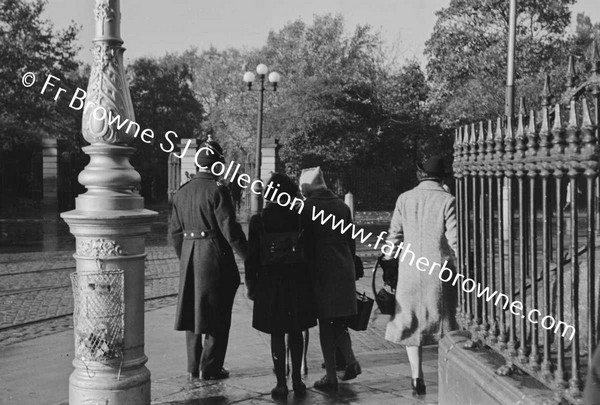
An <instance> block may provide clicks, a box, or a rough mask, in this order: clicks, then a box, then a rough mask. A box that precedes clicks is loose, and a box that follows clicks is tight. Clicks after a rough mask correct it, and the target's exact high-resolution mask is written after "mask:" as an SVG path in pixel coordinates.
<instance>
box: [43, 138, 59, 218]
mask: <svg viewBox="0 0 600 405" xmlns="http://www.w3.org/2000/svg"><path fill="white" fill-rule="evenodd" d="M42 186H43V194H42V204H43V205H44V208H46V210H48V211H50V210H51V211H53V215H56V212H57V210H58V144H57V142H56V139H42Z"/></svg>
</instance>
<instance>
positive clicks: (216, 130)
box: [180, 47, 256, 160]
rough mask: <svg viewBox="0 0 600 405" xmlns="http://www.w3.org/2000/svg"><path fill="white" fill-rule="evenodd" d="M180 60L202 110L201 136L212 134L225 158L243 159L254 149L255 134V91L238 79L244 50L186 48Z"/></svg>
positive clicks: (244, 62)
mask: <svg viewBox="0 0 600 405" xmlns="http://www.w3.org/2000/svg"><path fill="white" fill-rule="evenodd" d="M180 59H181V60H182V61H183V62H184V63H187V64H188V65H189V66H190V67H191V68H192V71H193V77H194V81H193V83H192V88H193V91H194V95H195V97H196V99H197V100H199V102H200V103H201V104H202V107H203V111H204V122H203V127H202V136H203V137H206V135H208V134H212V135H213V137H214V138H215V139H216V140H217V141H218V142H219V143H220V144H221V146H223V148H224V150H225V153H226V154H227V156H228V157H229V158H231V159H236V160H244V159H245V158H246V156H248V155H249V154H251V153H253V151H254V139H255V138H254V134H255V133H256V132H255V131H256V129H255V121H256V101H255V100H254V99H253V98H254V96H255V94H249V93H248V92H246V91H245V88H244V86H243V83H242V80H241V78H242V74H243V72H244V65H245V64H246V60H247V56H246V52H241V51H239V50H237V49H233V48H230V49H226V50H223V51H219V50H217V49H216V48H214V47H211V48H209V49H208V50H205V51H203V52H199V51H198V50H197V49H190V50H189V51H186V52H184V53H183V54H182V55H181V57H180Z"/></svg>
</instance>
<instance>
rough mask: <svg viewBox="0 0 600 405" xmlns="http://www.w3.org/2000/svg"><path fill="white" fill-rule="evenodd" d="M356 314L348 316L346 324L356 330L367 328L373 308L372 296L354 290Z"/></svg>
mask: <svg viewBox="0 0 600 405" xmlns="http://www.w3.org/2000/svg"><path fill="white" fill-rule="evenodd" d="M356 308H357V310H358V312H357V314H356V315H353V316H351V317H350V318H348V322H347V326H348V327H349V328H350V329H354V330H356V331H362V330H367V326H369V319H371V311H372V310H373V298H370V297H367V295H366V293H359V292H358V291H357V292H356Z"/></svg>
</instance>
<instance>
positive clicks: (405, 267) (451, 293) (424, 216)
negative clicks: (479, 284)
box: [385, 180, 457, 346]
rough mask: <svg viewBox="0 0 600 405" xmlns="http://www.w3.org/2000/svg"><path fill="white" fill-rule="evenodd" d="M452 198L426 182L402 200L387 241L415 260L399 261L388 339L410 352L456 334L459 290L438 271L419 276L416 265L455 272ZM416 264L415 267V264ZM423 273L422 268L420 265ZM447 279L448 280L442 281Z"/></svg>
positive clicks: (396, 210)
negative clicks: (401, 245)
mask: <svg viewBox="0 0 600 405" xmlns="http://www.w3.org/2000/svg"><path fill="white" fill-rule="evenodd" d="M456 238H457V236H456V216H455V212H454V197H453V196H452V195H451V194H449V193H447V192H446V191H445V190H444V189H443V188H442V186H441V184H439V183H438V182H435V181H429V180H427V181H422V182H421V183H420V184H419V185H418V186H417V187H415V188H413V189H412V190H410V191H407V192H406V193H403V194H401V195H400V196H399V197H398V200H397V202H396V208H395V209H394V213H393V215H392V221H391V224H390V229H389V235H388V236H387V240H388V241H390V242H393V243H394V244H395V245H396V246H398V245H399V243H400V242H401V241H404V246H407V245H408V244H410V247H409V249H408V250H410V251H411V252H413V253H414V255H415V258H414V259H413V260H412V261H411V259H412V255H411V254H409V253H406V257H404V256H403V254H404V253H401V254H400V255H399V258H400V259H402V258H403V257H404V260H399V265H398V285H397V287H396V313H395V314H394V315H393V316H392V317H391V319H390V322H389V323H388V325H387V329H386V333H385V338H386V339H387V340H389V341H391V342H394V343H400V344H403V345H406V346H422V345H426V344H433V343H436V342H437V341H439V339H440V337H441V336H443V334H444V333H447V332H448V331H451V330H453V329H456V327H457V324H456V318H455V310H454V309H455V308H456V287H453V286H452V281H454V280H452V281H450V282H442V281H440V279H439V276H438V274H439V270H440V267H436V270H435V271H433V272H432V273H431V274H429V273H430V272H429V269H431V267H429V269H428V268H425V270H426V271H425V272H424V271H419V269H418V268H417V266H416V260H418V259H419V258H421V257H424V258H426V259H427V260H428V261H429V266H431V264H432V263H434V262H435V263H438V264H443V263H444V261H445V260H448V263H449V267H452V271H453V273H456V272H455V270H454V267H453V266H452V264H453V262H454V260H453V259H454V257H455V256H456V255H455V252H456ZM411 263H412V264H411ZM421 268H423V265H421ZM444 277H447V276H446V275H444Z"/></svg>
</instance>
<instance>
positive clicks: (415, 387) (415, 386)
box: [411, 378, 425, 395]
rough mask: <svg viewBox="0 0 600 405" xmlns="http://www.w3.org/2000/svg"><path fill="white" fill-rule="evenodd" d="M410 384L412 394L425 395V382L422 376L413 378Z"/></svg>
mask: <svg viewBox="0 0 600 405" xmlns="http://www.w3.org/2000/svg"><path fill="white" fill-rule="evenodd" d="M411 385H412V392H413V395H425V382H424V381H423V379H422V378H413V379H412V383H411Z"/></svg>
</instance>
